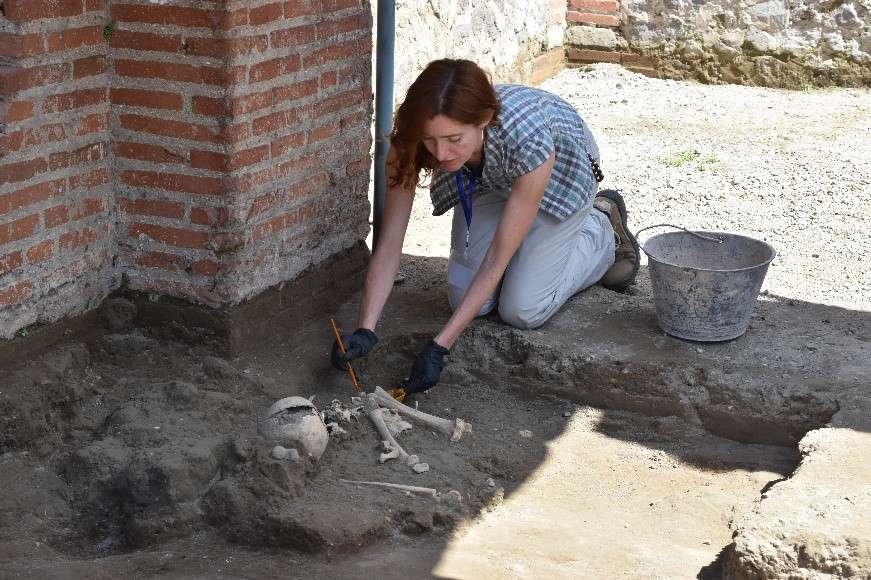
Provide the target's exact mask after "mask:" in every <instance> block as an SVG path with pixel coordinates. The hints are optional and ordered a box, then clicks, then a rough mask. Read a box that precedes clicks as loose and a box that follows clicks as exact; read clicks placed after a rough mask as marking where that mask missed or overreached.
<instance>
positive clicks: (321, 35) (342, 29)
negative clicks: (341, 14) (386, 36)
mask: <svg viewBox="0 0 871 580" xmlns="http://www.w3.org/2000/svg"><path fill="white" fill-rule="evenodd" d="M370 20H371V19H370V16H369V14H368V13H366V14H356V15H354V16H348V17H345V18H341V19H339V20H327V21H325V22H318V24H317V31H318V40H328V39H330V38H334V37H335V36H338V35H339V34H345V33H348V32H354V31H357V30H368V29H369V26H370Z"/></svg>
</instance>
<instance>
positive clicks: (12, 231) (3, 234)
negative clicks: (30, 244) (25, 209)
mask: <svg viewBox="0 0 871 580" xmlns="http://www.w3.org/2000/svg"><path fill="white" fill-rule="evenodd" d="M37 226H39V214H37V213H33V214H30V215H29V216H26V217H23V218H20V219H17V220H15V221H13V222H10V223H7V224H0V246H2V245H3V244H8V243H10V242H15V241H18V240H23V239H24V238H27V237H29V236H31V235H33V233H34V232H35V231H36V228H37Z"/></svg>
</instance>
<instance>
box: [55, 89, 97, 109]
mask: <svg viewBox="0 0 871 580" xmlns="http://www.w3.org/2000/svg"><path fill="white" fill-rule="evenodd" d="M104 102H106V89H104V88H102V87H101V88H97V89H82V90H79V91H73V92H71V93H64V94H61V95H51V96H48V97H46V98H45V101H44V102H43V104H42V112H43V113H60V112H61V111H69V110H71V109H80V108H82V107H88V106H91V105H98V104H100V103H104Z"/></svg>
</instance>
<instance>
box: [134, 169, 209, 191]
mask: <svg viewBox="0 0 871 580" xmlns="http://www.w3.org/2000/svg"><path fill="white" fill-rule="evenodd" d="M121 182H122V183H124V184H126V185H129V186H131V187H154V188H158V189H166V190H169V191H181V192H185V193H196V194H199V195H221V194H223V193H224V184H223V182H222V181H221V179H219V178H215V177H200V176H197V175H181V174H176V173H157V172H154V171H134V170H127V171H122V172H121Z"/></svg>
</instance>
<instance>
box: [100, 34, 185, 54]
mask: <svg viewBox="0 0 871 580" xmlns="http://www.w3.org/2000/svg"><path fill="white" fill-rule="evenodd" d="M109 44H110V45H111V46H112V48H130V49H133V50H154V51H158V52H178V51H180V50H181V36H179V35H177V34H174V35H171V36H166V35H163V34H153V33H151V32H135V31H133V30H116V31H114V32H113V33H112V40H110V41H109Z"/></svg>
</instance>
